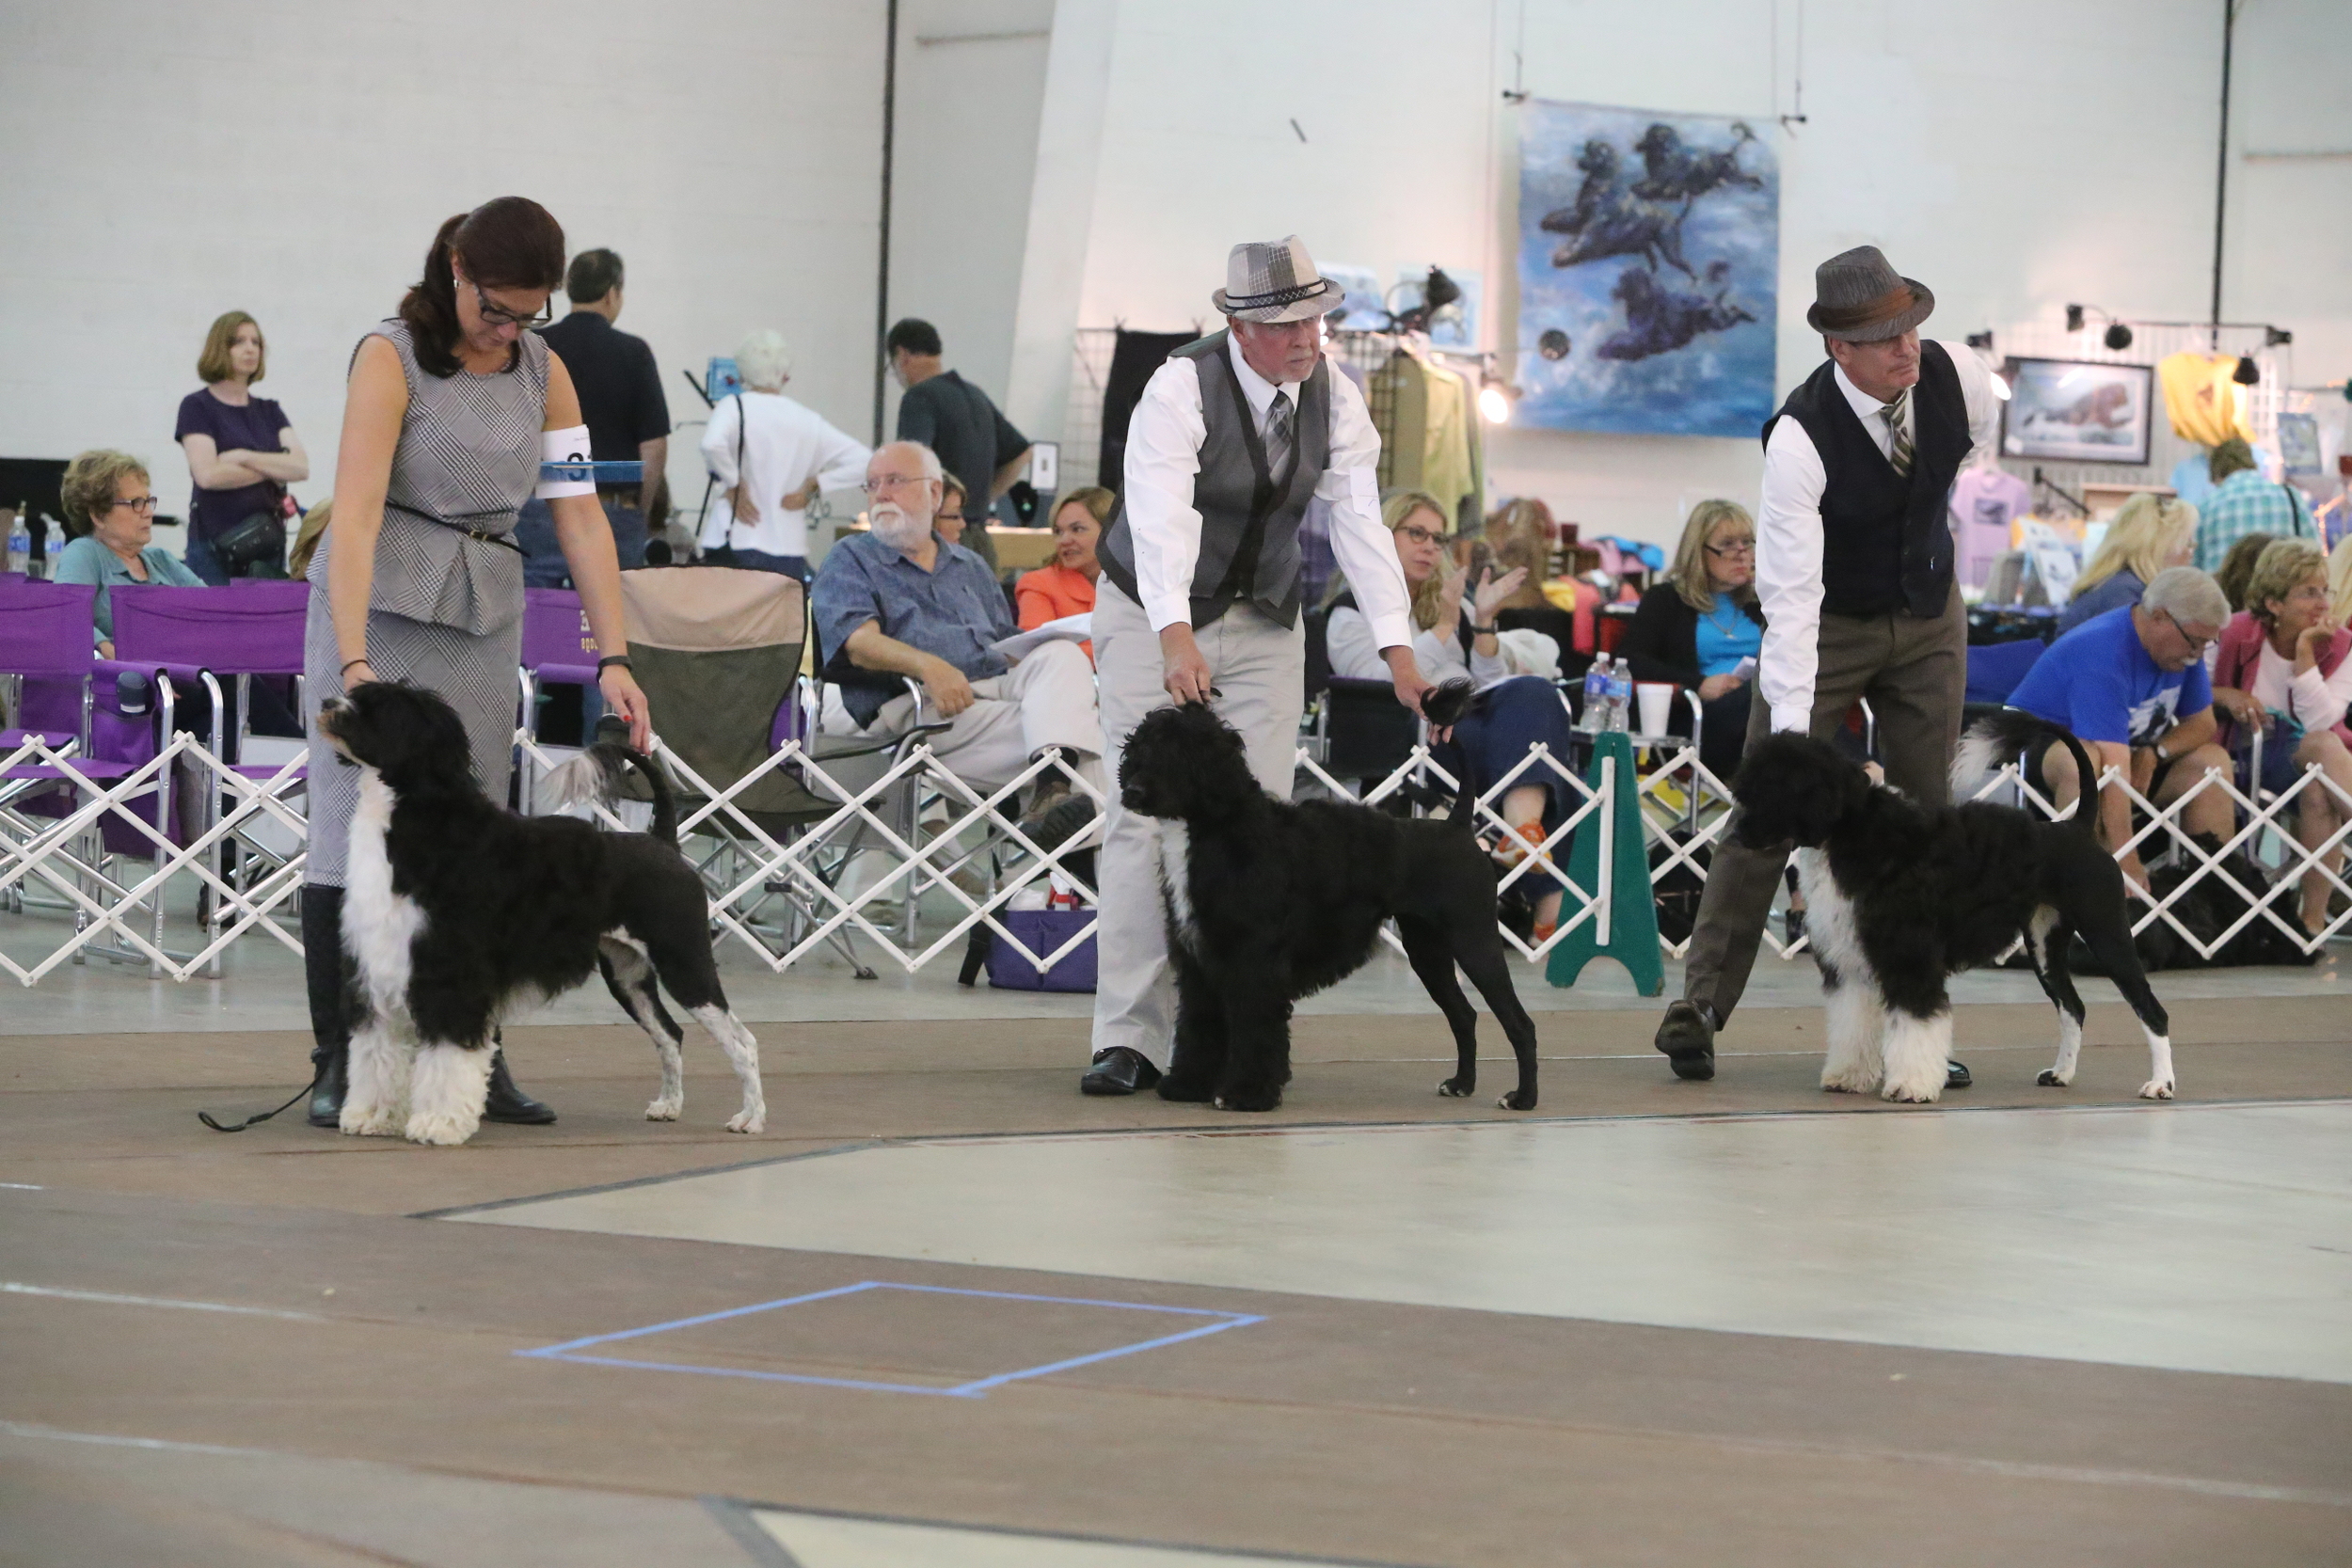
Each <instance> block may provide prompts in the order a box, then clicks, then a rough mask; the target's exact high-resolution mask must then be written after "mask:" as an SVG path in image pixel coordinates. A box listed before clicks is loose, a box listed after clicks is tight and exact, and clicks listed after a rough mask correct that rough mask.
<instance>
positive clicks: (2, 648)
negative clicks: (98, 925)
mask: <svg viewBox="0 0 2352 1568" xmlns="http://www.w3.org/2000/svg"><path fill="white" fill-rule="evenodd" d="M97 593H98V591H97V589H96V588H94V587H91V586H89V585H87V584H64V583H51V582H40V581H37V580H28V581H22V582H0V675H5V676H8V677H12V678H13V683H14V684H15V685H16V686H17V688H18V690H17V705H16V707H17V711H16V720H17V722H16V724H15V726H13V727H11V728H9V729H8V730H6V731H0V752H10V753H12V752H15V751H16V750H18V749H19V748H20V747H22V746H23V745H24V743H25V742H26V741H27V740H29V739H36V738H37V739H40V740H42V741H44V742H46V743H47V744H48V745H49V747H50V748H51V750H53V751H57V752H65V751H69V750H70V751H71V752H72V753H73V757H72V770H73V772H75V773H79V774H80V775H81V776H82V777H83V778H84V779H87V781H89V783H90V784H93V785H96V786H97V787H99V788H101V789H104V788H107V787H110V786H111V785H113V784H116V783H118V782H119V781H121V780H123V779H126V778H129V777H130V776H132V775H133V774H135V773H136V772H137V771H138V770H139V769H140V768H143V767H145V766H146V765H147V764H149V763H151V762H152V761H153V760H154V758H155V755H156V753H157V752H158V751H159V750H160V749H161V745H160V742H159V740H158V736H157V730H156V724H155V719H154V717H153V715H152V714H151V705H150V704H149V702H148V700H147V689H146V687H145V685H144V683H143V682H139V681H128V682H126V681H125V680H123V679H122V677H123V676H125V675H134V676H135V675H137V674H138V673H139V672H138V671H137V670H135V667H133V666H131V665H128V664H124V663H122V662H120V661H119V660H111V659H102V658H100V657H98V655H97V649H96V647H95V645H94V640H93V638H92V636H91V614H92V605H93V603H94V601H95V600H96V598H97ZM165 702H166V705H167V706H166V712H168V694H166V695H165ZM163 733H164V734H165V735H168V734H169V732H168V731H164V732H163ZM78 787H79V786H78V785H76V784H74V782H73V779H72V774H70V773H69V772H68V771H67V770H66V769H65V768H62V767H59V766H56V765H52V764H37V765H24V766H19V767H14V768H7V769H6V770H5V771H0V822H5V824H6V825H7V829H8V831H10V832H19V833H23V834H24V835H26V836H27V837H28V838H29V837H30V836H31V835H32V834H34V833H37V832H40V830H39V829H37V828H36V827H35V826H34V825H33V823H32V821H31V820H30V819H32V818H36V817H50V818H63V817H67V816H72V814H73V812H74V810H75V809H76V806H77V804H78V802H77V801H76V800H75V792H76V790H77V788H78ZM178 804H179V802H176V801H175V800H174V799H173V790H172V779H171V772H170V769H168V768H167V769H165V770H164V771H163V773H162V774H161V776H159V777H158V778H157V780H156V781H155V784H154V786H153V787H152V788H151V789H149V790H146V791H144V792H143V793H140V794H138V795H135V796H133V797H130V798H129V799H127V800H121V801H119V802H117V803H116V804H115V806H114V807H113V809H111V810H110V811H108V812H107V813H106V814H105V816H103V817H101V818H100V820H99V824H98V831H97V832H96V833H95V834H94V835H85V836H84V837H83V839H82V840H81V842H80V846H79V847H78V848H75V849H68V848H66V847H62V846H59V847H56V849H55V850H54V851H53V852H55V853H57V854H59V855H61V856H62V858H63V859H64V860H65V862H66V863H67V864H68V865H69V866H70V867H71V869H72V872H73V873H74V875H75V877H76V878H77V879H78V880H79V882H80V885H81V888H82V891H83V892H84V893H85V894H87V893H88V892H89V889H90V887H91V886H92V885H93V884H95V885H96V886H97V887H99V888H100V889H102V890H103V891H104V892H105V893H107V894H110V895H114V896H115V897H117V898H119V896H120V895H121V894H122V893H123V891H124V890H125V884H124V883H123V882H121V881H120V880H119V879H117V878H115V877H114V876H112V875H110V874H109V871H108V869H107V868H106V866H105V865H104V864H103V860H104V859H105V857H106V856H109V855H126V856H145V857H147V858H148V859H149V860H151V862H152V863H153V864H154V865H155V867H156V868H157V869H159V870H160V869H161V868H162V865H163V863H164V860H165V857H166V856H167V854H168V853H169V846H170V844H172V843H186V842H187V841H188V836H189V835H188V833H187V831H186V829H187V824H185V823H183V822H182V821H181V820H180V816H181V814H180V812H179V811H178V810H177V809H176V807H177V805H178ZM141 824H152V826H153V827H154V829H155V831H156V832H160V833H162V834H163V835H164V838H165V840H166V841H167V842H165V843H158V842H157V841H156V838H155V837H154V836H153V835H151V833H149V832H145V831H143V830H142V826H141ZM45 858H46V856H45V855H44V856H41V857H36V859H37V860H39V859H45ZM30 869H31V865H30V864H29V863H28V864H23V865H14V864H12V865H10V866H8V868H7V870H6V871H5V872H0V878H5V887H4V888H0V897H4V899H5V903H6V905H7V907H8V909H9V910H10V911H16V912H21V911H23V910H24V906H25V902H26V900H25V897H24V874H25V873H26V872H27V871H29V870H30ZM44 902H45V901H44ZM58 907H60V908H63V907H66V906H64V905H59V906H58ZM72 908H73V909H74V911H75V915H74V927H75V929H76V930H80V929H83V928H85V927H87V926H88V924H89V919H90V917H89V915H88V913H87V911H85V910H84V909H82V907H81V906H80V905H78V904H76V905H72ZM154 921H155V942H156V945H157V946H158V947H160V946H161V945H162V937H163V898H162V896H161V895H160V890H159V891H158V894H157V895H156V896H155V898H154ZM87 951H88V949H85V950H84V953H86V952H87ZM97 951H100V952H102V953H104V954H106V955H107V956H108V957H110V958H127V959H132V960H135V961H139V962H150V961H151V960H149V959H148V958H147V957H146V956H145V955H144V954H137V953H132V952H128V951H124V950H121V949H113V948H98V949H97ZM82 959H83V953H77V954H76V955H75V956H74V961H75V962H76V963H79V962H81V961H82ZM158 973H160V972H159V971H158Z"/></svg>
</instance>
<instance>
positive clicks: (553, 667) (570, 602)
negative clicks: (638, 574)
mask: <svg viewBox="0 0 2352 1568" xmlns="http://www.w3.org/2000/svg"><path fill="white" fill-rule="evenodd" d="M597 657H599V654H598V651H597V648H596V633H594V632H593V631H590V630H589V629H588V615H587V612H586V611H585V610H581V608H580V594H578V592H576V591H575V590H573V589H569V588H526V589H524V590H523V647H522V657H521V664H520V668H519V670H518V672H517V675H518V678H519V679H520V681H521V683H522V729H523V732H524V733H525V734H526V735H529V736H534V737H535V736H537V735H538V733H539V704H540V699H541V697H542V695H543V694H544V693H545V691H546V689H548V687H550V686H577V687H580V689H582V692H583V705H582V708H581V718H582V720H583V722H582V724H581V725H580V730H581V734H582V736H583V737H584V736H586V735H587V733H588V732H590V731H591V730H593V729H594V728H595V720H596V716H595V715H594V714H592V713H590V712H588V711H587V708H586V706H585V696H584V693H586V692H591V691H595V690H596V659H597ZM517 761H518V763H519V761H520V759H519V758H518V759H517ZM515 776H516V781H517V783H516V803H517V804H518V805H519V807H520V808H521V810H522V811H523V813H524V815H526V816H530V815H532V814H534V813H535V812H536V811H537V810H538V800H537V795H538V791H537V785H538V774H537V771H536V770H535V769H533V768H524V767H519V766H518V767H517V768H516V773H515Z"/></svg>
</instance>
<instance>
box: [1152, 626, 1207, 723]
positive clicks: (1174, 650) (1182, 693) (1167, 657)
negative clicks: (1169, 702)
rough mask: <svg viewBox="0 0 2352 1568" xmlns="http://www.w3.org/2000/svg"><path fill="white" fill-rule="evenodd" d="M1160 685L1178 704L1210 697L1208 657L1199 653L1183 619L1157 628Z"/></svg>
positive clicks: (1204, 699)
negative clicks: (1158, 632)
mask: <svg viewBox="0 0 2352 1568" xmlns="http://www.w3.org/2000/svg"><path fill="white" fill-rule="evenodd" d="M1160 669H1161V671H1162V674H1161V677H1160V685H1162V686H1163V687H1165V688H1167V689H1168V695H1169V696H1170V697H1173V698H1174V699H1176V705H1177V706H1179V707H1182V706H1183V705H1184V704H1186V703H1205V702H1207V701H1208V700H1209V661H1208V660H1207V659H1205V658H1202V657H1200V643H1198V642H1196V641H1193V636H1192V628H1191V627H1190V626H1186V625H1185V624H1184V622H1182V621H1173V622H1170V623H1169V624H1168V625H1167V626H1162V627H1161V628H1160Z"/></svg>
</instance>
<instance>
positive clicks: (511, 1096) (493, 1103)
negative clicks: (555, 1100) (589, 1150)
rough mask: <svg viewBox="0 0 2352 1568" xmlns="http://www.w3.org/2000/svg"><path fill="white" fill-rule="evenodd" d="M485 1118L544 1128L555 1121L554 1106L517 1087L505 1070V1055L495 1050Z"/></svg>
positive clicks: (492, 1058) (485, 1104)
mask: <svg viewBox="0 0 2352 1568" xmlns="http://www.w3.org/2000/svg"><path fill="white" fill-rule="evenodd" d="M482 1119H483V1120H484V1121H507V1122H514V1123H516V1125H518V1126H522V1127H545V1126H547V1125H548V1123H549V1122H551V1121H553V1120H554V1119H555V1107H554V1106H552V1105H548V1104H545V1103H542V1102H541V1101H536V1100H533V1099H532V1098H531V1096H529V1095H527V1094H525V1093H523V1091H522V1090H520V1089H518V1088H516V1086H515V1079H514V1075H513V1074H511V1073H509V1072H508V1071H507V1070H506V1053H505V1052H503V1051H500V1050H497V1049H495V1048H494V1049H493V1050H492V1051H491V1053H490V1097H489V1099H488V1100H486V1101H484V1102H483V1106H482Z"/></svg>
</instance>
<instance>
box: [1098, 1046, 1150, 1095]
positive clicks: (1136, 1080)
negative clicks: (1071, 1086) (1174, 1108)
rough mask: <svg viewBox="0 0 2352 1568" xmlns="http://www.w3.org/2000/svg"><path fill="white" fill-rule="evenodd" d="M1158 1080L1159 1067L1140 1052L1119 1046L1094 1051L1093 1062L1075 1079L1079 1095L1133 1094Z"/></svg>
mask: <svg viewBox="0 0 2352 1568" xmlns="http://www.w3.org/2000/svg"><path fill="white" fill-rule="evenodd" d="M1159 1081H1160V1069H1158V1068H1155V1067H1153V1066H1152V1063H1151V1062H1150V1060H1149V1059H1147V1058H1146V1057H1145V1055H1144V1054H1143V1053H1142V1052H1140V1051H1133V1050H1130V1049H1128V1048H1127V1047H1126V1046H1123V1045H1114V1046H1112V1047H1111V1048H1110V1049H1109V1050H1107V1051H1098V1052H1096V1053H1094V1065H1093V1066H1092V1067H1090V1068H1089V1069H1087V1072H1086V1076H1085V1077H1084V1078H1081V1079H1079V1080H1078V1092H1079V1093H1081V1094H1133V1093H1135V1092H1136V1090H1137V1089H1148V1088H1150V1087H1151V1086H1152V1085H1154V1084H1156V1083H1158V1082H1159Z"/></svg>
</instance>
